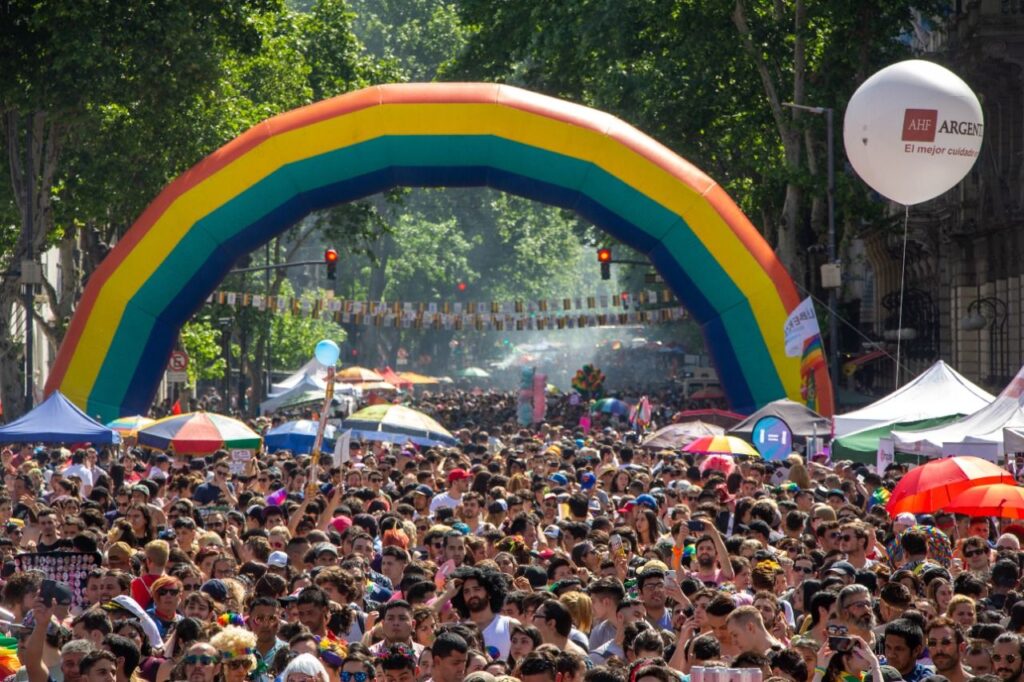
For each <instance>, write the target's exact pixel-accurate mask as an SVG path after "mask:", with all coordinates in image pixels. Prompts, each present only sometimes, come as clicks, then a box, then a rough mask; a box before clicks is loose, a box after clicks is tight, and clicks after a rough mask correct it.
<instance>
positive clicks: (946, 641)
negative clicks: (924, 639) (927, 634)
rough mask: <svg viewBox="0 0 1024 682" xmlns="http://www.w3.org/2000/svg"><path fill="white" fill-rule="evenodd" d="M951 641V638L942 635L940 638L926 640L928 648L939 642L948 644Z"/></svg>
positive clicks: (944, 644)
mask: <svg viewBox="0 0 1024 682" xmlns="http://www.w3.org/2000/svg"><path fill="white" fill-rule="evenodd" d="M952 643H953V640H952V639H950V638H949V637H943V638H942V639H929V640H928V648H930V649H934V648H935V647H937V646H939V645H940V644H941V645H942V646H949V645H950V644H952Z"/></svg>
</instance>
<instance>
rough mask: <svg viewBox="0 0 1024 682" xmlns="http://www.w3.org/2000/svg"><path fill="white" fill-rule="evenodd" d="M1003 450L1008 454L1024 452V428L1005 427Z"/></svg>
mask: <svg viewBox="0 0 1024 682" xmlns="http://www.w3.org/2000/svg"><path fill="white" fill-rule="evenodd" d="M1003 449H1004V450H1006V452H1024V428H1021V427H1016V426H1007V427H1004V428H1003Z"/></svg>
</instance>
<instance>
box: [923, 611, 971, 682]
mask: <svg viewBox="0 0 1024 682" xmlns="http://www.w3.org/2000/svg"><path fill="white" fill-rule="evenodd" d="M925 644H927V646H928V653H929V654H931V657H932V662H933V663H934V664H935V672H937V673H938V674H940V675H943V676H945V678H946V679H947V680H949V682H967V680H968V679H970V675H968V674H967V672H966V671H965V670H964V666H963V658H962V657H963V654H964V650H965V649H966V645H965V643H964V633H963V632H962V631H961V630H960V628H959V627H957V625H956V623H955V622H953V619H952V618H947V617H946V616H940V617H938V618H934V619H932V620H931V621H929V622H928V625H927V627H926V628H925Z"/></svg>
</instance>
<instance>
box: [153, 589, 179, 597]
mask: <svg viewBox="0 0 1024 682" xmlns="http://www.w3.org/2000/svg"><path fill="white" fill-rule="evenodd" d="M179 594H181V590H177V589H164V590H157V591H156V596H158V597H166V596H168V595H169V596H172V597H177V596H178V595H179Z"/></svg>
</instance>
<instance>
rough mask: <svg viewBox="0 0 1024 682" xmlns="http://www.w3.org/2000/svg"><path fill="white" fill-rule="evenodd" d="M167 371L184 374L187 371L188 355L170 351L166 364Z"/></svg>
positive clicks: (183, 352)
mask: <svg viewBox="0 0 1024 682" xmlns="http://www.w3.org/2000/svg"><path fill="white" fill-rule="evenodd" d="M167 369H168V370H169V371H171V372H184V371H185V370H186V369H188V355H187V354H186V353H185V351H181V350H175V351H171V359H170V360H169V361H168V362H167Z"/></svg>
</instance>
